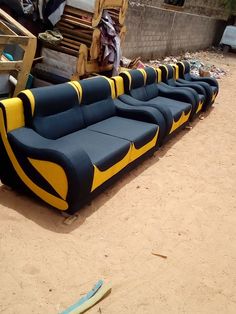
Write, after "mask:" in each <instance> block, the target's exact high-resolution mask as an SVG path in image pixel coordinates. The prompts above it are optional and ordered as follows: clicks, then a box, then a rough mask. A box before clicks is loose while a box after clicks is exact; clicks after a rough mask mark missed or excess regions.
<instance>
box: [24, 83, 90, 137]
mask: <svg viewBox="0 0 236 314" xmlns="http://www.w3.org/2000/svg"><path fill="white" fill-rule="evenodd" d="M18 97H19V98H20V99H22V101H23V105H24V112H25V123H26V126H28V127H31V128H33V129H34V130H35V131H36V132H37V133H39V134H40V135H42V136H44V137H46V138H49V139H57V138H60V137H62V136H65V135H67V134H69V133H72V132H75V131H78V130H80V129H82V128H84V127H85V123H84V118H83V114H82V111H81V108H80V106H79V95H78V91H77V89H76V88H75V86H74V85H73V84H71V83H64V84H58V85H52V86H46V87H41V88H34V89H31V90H25V91H22V92H21V93H20V94H19V95H18Z"/></svg>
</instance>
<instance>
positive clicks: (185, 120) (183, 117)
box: [169, 111, 191, 134]
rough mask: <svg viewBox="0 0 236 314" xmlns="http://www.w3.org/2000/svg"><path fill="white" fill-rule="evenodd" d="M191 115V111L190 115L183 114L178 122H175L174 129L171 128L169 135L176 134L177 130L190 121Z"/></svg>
mask: <svg viewBox="0 0 236 314" xmlns="http://www.w3.org/2000/svg"><path fill="white" fill-rule="evenodd" d="M190 113H191V111H190V112H189V113H187V114H185V112H183V113H182V115H181V117H180V118H179V120H178V121H175V120H173V123H172V128H171V130H170V133H169V134H171V133H172V132H174V131H175V130H176V129H178V128H179V127H180V126H181V125H182V124H184V123H185V122H187V121H188V119H189V116H190Z"/></svg>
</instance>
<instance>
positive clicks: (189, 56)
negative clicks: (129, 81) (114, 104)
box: [121, 50, 227, 79]
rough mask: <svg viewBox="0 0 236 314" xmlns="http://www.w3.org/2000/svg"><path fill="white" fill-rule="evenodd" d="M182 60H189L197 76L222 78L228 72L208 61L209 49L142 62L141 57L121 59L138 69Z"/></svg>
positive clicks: (217, 53) (215, 54) (122, 63)
mask: <svg viewBox="0 0 236 314" xmlns="http://www.w3.org/2000/svg"><path fill="white" fill-rule="evenodd" d="M212 53H213V54H214V56H217V57H218V58H219V57H220V58H223V54H221V53H219V52H217V51H216V50H213V51H211V54H212ZM202 59H204V60H206V61H207V62H203V61H202ZM137 60H138V62H137ZM181 60H188V61H189V63H190V65H191V73H192V74H193V75H196V76H202V77H203V76H206V77H207V76H211V77H214V78H216V79H221V78H222V77H223V76H225V75H226V74H227V71H226V70H224V69H222V68H219V67H216V66H215V65H214V64H211V63H208V60H210V58H209V56H208V51H200V52H195V53H190V52H186V53H185V54H184V55H179V56H168V57H165V58H164V59H155V60H149V61H148V62H142V61H141V58H140V57H138V58H136V59H133V60H130V59H127V58H125V57H123V58H122V60H121V66H123V67H125V68H129V69H134V68H136V69H138V68H143V67H145V66H153V67H158V66H160V65H161V64H163V63H164V64H173V63H177V62H178V61H181Z"/></svg>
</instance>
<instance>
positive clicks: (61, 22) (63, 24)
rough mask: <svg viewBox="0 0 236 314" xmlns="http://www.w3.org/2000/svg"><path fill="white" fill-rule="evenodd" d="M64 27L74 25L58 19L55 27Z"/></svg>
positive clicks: (71, 27) (72, 27)
mask: <svg viewBox="0 0 236 314" xmlns="http://www.w3.org/2000/svg"><path fill="white" fill-rule="evenodd" d="M61 26H62V27H66V28H70V29H74V28H75V27H74V26H73V25H70V24H68V23H66V22H63V21H60V22H58V23H57V27H58V28H60V27H61Z"/></svg>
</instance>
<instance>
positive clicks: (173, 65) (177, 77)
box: [172, 64, 179, 80]
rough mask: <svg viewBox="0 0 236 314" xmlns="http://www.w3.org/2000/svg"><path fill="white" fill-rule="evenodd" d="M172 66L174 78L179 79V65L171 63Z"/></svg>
mask: <svg viewBox="0 0 236 314" xmlns="http://www.w3.org/2000/svg"><path fill="white" fill-rule="evenodd" d="M172 67H173V68H174V73H175V77H174V79H175V80H178V79H179V67H178V65H177V64H172Z"/></svg>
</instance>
